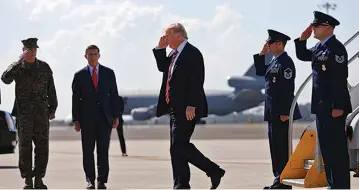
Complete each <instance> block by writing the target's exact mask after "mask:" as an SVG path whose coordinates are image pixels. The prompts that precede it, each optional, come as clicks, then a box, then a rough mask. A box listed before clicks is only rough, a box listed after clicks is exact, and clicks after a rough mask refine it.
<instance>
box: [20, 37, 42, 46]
mask: <svg viewBox="0 0 359 190" xmlns="http://www.w3.org/2000/svg"><path fill="white" fill-rule="evenodd" d="M37 40H38V39H37V38H28V39H24V40H21V42H22V44H23V45H24V47H26V48H39V46H38V45H37Z"/></svg>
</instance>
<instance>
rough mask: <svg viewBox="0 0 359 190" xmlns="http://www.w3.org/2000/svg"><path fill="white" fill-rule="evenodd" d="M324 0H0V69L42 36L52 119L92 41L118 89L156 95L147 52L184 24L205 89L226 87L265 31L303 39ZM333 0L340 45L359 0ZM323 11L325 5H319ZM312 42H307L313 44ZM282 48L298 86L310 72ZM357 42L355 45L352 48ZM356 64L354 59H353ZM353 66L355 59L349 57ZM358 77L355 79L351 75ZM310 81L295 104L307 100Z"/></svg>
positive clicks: (64, 111) (66, 103)
mask: <svg viewBox="0 0 359 190" xmlns="http://www.w3.org/2000/svg"><path fill="white" fill-rule="evenodd" d="M323 2H324V1H322V0H301V1H293V0H290V1H288V0H271V1H265V2H264V1H263V0H251V1H248V0H233V1H229V0H206V1H204V0H197V1H194V0H193V1H190V0H181V1H168V0H133V1H121V0H3V1H1V3H0V12H1V17H0V21H1V23H2V30H1V31H0V34H1V36H2V39H1V42H2V45H1V46H0V50H1V51H0V60H1V64H0V71H1V72H3V71H4V70H5V69H6V68H7V67H8V65H10V64H11V63H12V62H13V61H15V60H16V59H17V58H18V56H19V54H20V53H21V47H22V44H21V39H24V38H28V37H37V38H39V42H38V43H39V46H40V49H39V51H38V58H39V59H42V60H45V61H46V62H48V63H49V64H50V66H51V67H52V69H53V71H54V77H55V85H56V88H57V93H58V99H59V107H58V112H57V118H59V117H66V116H68V115H69V114H70V112H71V82H72V79H73V74H74V73H75V72H76V71H77V70H79V69H81V68H83V67H84V66H85V65H86V64H87V63H86V60H85V58H84V50H85V48H86V46H87V45H89V44H96V45H98V46H99V47H100V49H101V59H100V63H101V64H103V65H106V66H109V67H111V68H112V69H114V71H115V72H116V77H117V84H118V88H119V90H120V94H121V93H123V92H125V91H136V90H139V89H143V90H151V91H154V92H155V93H156V94H157V91H158V90H159V87H160V82H161V77H162V75H161V74H160V73H159V72H158V71H157V68H156V63H155V60H154V58H153V54H152V51H151V49H152V48H153V47H155V46H156V45H157V43H158V39H159V37H160V35H161V33H162V31H163V29H164V28H165V27H166V26H167V25H169V24H171V23H174V22H182V23H183V24H184V26H185V27H186V29H187V31H188V35H189V38H190V39H189V41H190V42H191V43H192V44H194V45H195V46H197V47H198V48H199V49H200V50H201V51H202V53H203V56H204V60H205V66H206V82H205V88H206V89H208V90H210V89H220V90H229V91H230V90H231V88H230V87H228V85H227V81H226V77H227V76H231V75H236V76H240V75H242V74H243V73H244V72H245V71H246V70H247V68H248V67H250V65H251V64H252V62H253V60H252V59H253V58H252V55H253V54H254V53H258V52H259V51H260V50H261V48H262V46H263V43H264V41H265V40H266V38H267V29H269V28H270V29H275V30H278V31H281V32H283V33H286V34H287V35H289V36H290V37H292V39H294V38H296V37H298V36H300V34H301V33H302V31H303V30H304V29H305V28H306V27H307V26H308V24H309V23H310V22H311V21H312V20H313V11H314V10H320V9H319V8H318V5H319V4H321V3H323ZM331 2H332V3H337V5H338V6H337V8H336V10H335V11H331V12H330V14H332V15H333V16H335V17H336V18H337V19H338V20H339V21H340V22H341V25H340V26H339V27H338V28H337V29H336V34H337V37H338V38H339V39H340V40H342V41H343V42H344V41H345V40H347V39H348V38H349V37H350V36H351V35H353V34H354V33H355V32H356V31H358V30H359V25H358V24H357V23H358V22H357V18H358V16H359V15H358V11H357V8H358V7H359V1H355V0H342V1H339V0H337V1H331ZM323 11H324V12H325V10H323ZM358 42H359V39H358V40H357V41H356V42H353V44H351V45H350V46H348V52H349V55H353V54H354V53H355V51H357V50H359V48H358V47H359V43H358ZM315 43H316V40H314V39H312V38H311V39H310V40H309V42H308V44H309V46H313V45H314V44H315ZM287 46H288V47H287V51H288V53H289V55H290V56H292V58H293V59H294V60H295V63H296V67H297V72H298V74H297V75H298V77H297V79H296V88H298V87H299V86H300V84H301V83H302V82H303V81H304V80H305V78H306V77H307V76H308V75H309V74H310V72H311V68H310V63H309V62H308V63H303V62H301V61H298V60H297V59H296V57H295V54H294V43H293V40H292V41H291V42H289V43H288V45H287ZM355 47H356V49H355ZM356 62H358V61H356ZM354 63H355V62H354ZM350 68H351V72H350V75H351V76H350V81H351V82H352V84H353V83H356V82H358V80H357V79H359V77H358V74H356V71H358V69H359V68H358V66H354V64H353V65H351V66H350ZM355 74H356V76H355ZM0 88H1V91H2V97H1V98H2V104H1V105H0V106H1V109H5V110H9V111H10V110H11V109H12V105H13V101H14V83H13V84H11V85H5V84H4V83H0ZM310 95H311V84H309V85H308V86H307V87H306V88H305V91H304V92H303V96H302V97H301V98H300V102H308V101H309V100H310Z"/></svg>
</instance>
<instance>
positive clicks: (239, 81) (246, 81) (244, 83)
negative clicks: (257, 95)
mask: <svg viewBox="0 0 359 190" xmlns="http://www.w3.org/2000/svg"><path fill="white" fill-rule="evenodd" d="M227 82H228V86H230V87H233V88H235V89H253V90H260V89H263V88H264V79H262V78H260V77H257V78H254V77H249V76H241V77H234V76H230V77H228V78H227Z"/></svg>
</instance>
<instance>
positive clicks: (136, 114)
mask: <svg viewBox="0 0 359 190" xmlns="http://www.w3.org/2000/svg"><path fill="white" fill-rule="evenodd" d="M131 115H132V118H133V119H134V120H139V121H143V120H147V119H151V118H152V117H155V116H156V106H154V105H153V106H149V107H140V108H134V109H132V110H131Z"/></svg>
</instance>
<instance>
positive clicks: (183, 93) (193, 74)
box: [152, 42, 208, 118]
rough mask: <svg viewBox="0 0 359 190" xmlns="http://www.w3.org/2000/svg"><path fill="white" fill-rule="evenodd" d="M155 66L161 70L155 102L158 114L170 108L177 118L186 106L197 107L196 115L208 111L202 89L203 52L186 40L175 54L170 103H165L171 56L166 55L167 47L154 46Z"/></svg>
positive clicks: (201, 114) (203, 75)
mask: <svg viewBox="0 0 359 190" xmlns="http://www.w3.org/2000/svg"><path fill="white" fill-rule="evenodd" d="M152 51H153V54H154V56H155V58H156V62H157V68H158V70H159V71H161V72H162V73H163V76H162V85H161V91H160V94H159V98H158V103H157V113H156V115H157V117H160V116H162V115H165V114H168V111H169V108H170V107H171V108H173V109H174V112H175V114H176V115H177V116H179V117H180V118H185V117H186V114H185V111H186V107H187V106H193V107H196V117H197V118H202V117H207V115H208V105H207V100H206V95H205V92H204V89H203V83H204V77H205V68H204V62H203V57H202V53H201V52H200V51H199V50H198V49H197V48H196V47H194V46H193V45H192V44H190V43H189V42H187V44H186V45H185V46H184V48H183V50H182V52H181V53H180V54H179V55H178V58H177V61H176V63H175V65H174V69H173V73H172V77H171V79H170V91H169V94H170V104H169V105H168V104H167V103H166V99H165V93H166V82H167V76H168V71H169V65H170V63H171V61H172V56H170V57H167V55H166V49H153V50H152Z"/></svg>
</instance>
